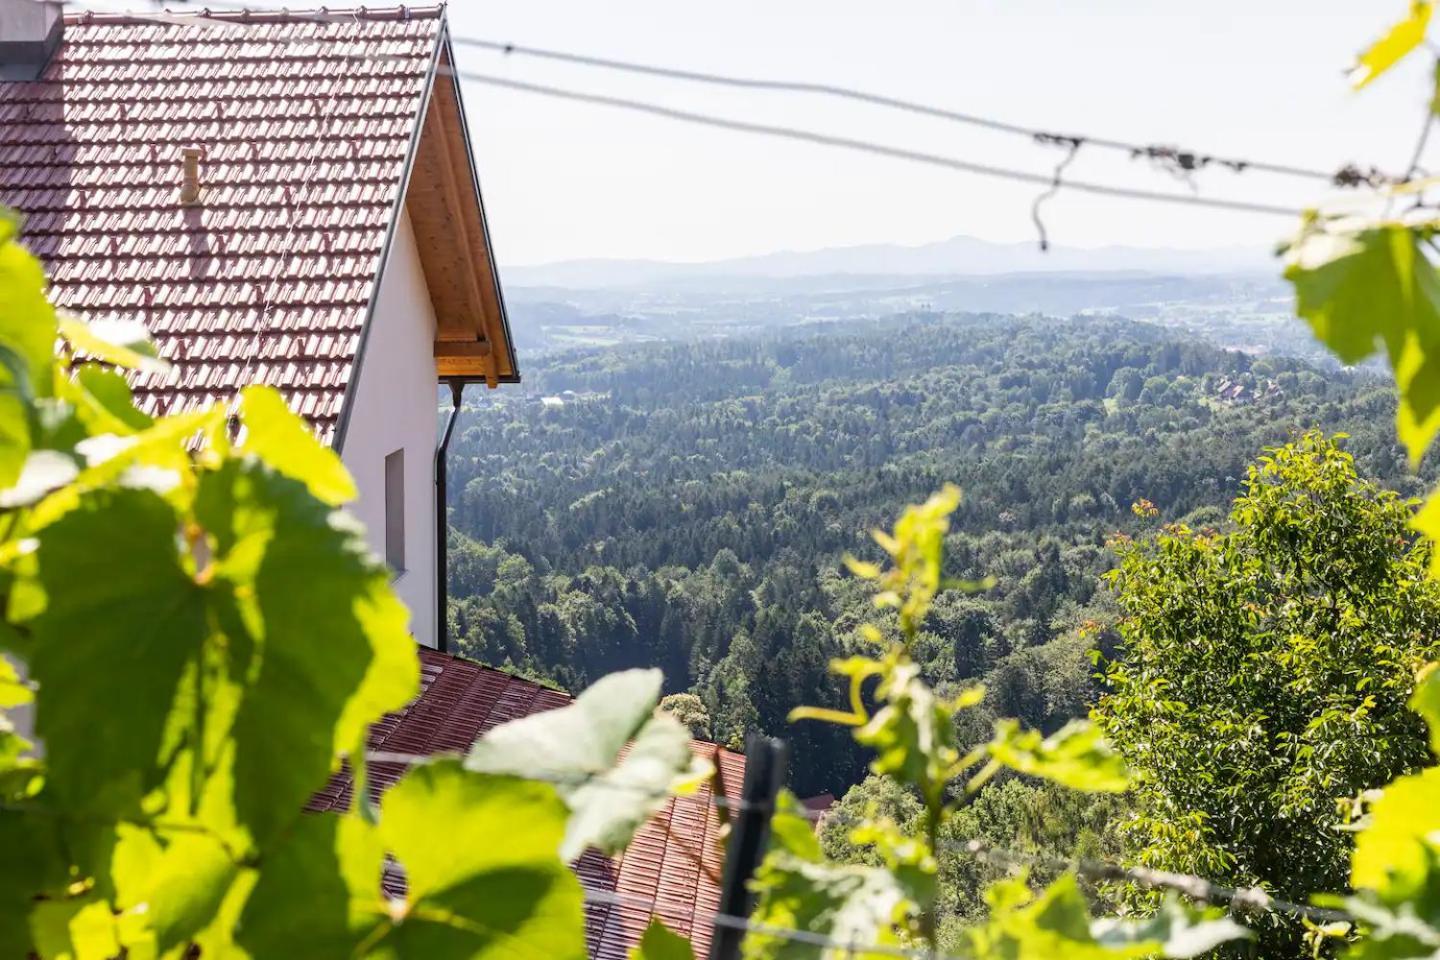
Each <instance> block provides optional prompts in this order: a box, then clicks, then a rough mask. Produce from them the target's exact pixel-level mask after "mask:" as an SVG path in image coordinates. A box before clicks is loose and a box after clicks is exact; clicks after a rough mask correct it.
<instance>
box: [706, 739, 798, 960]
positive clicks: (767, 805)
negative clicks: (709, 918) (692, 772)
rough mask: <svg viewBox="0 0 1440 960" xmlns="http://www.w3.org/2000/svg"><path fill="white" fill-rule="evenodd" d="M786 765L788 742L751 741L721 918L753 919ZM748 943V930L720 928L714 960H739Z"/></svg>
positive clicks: (723, 883) (727, 860)
mask: <svg viewBox="0 0 1440 960" xmlns="http://www.w3.org/2000/svg"><path fill="white" fill-rule="evenodd" d="M786 759H787V758H786V747H785V741H784V740H777V739H775V738H774V737H762V736H759V735H757V734H753V733H752V734H751V735H750V736H749V737H748V738H747V739H746V741H745V783H744V786H743V787H741V789H740V807H739V809H738V810H736V811H734V813H735V816H734V817H733V818H732V819H731V821H730V841H729V844H728V849H727V851H726V854H725V873H724V875H723V877H722V879H721V886H720V910H719V913H718V914H717V916H725V917H748V916H750V910H751V907H752V897H751V896H750V890H749V889H748V888H749V884H750V878H751V877H752V876H753V875H754V874H755V868H756V867H758V866H759V865H760V860H761V858H763V857H764V856H765V846H766V844H767V843H768V842H769V839H770V815H771V814H772V813H774V811H775V801H776V799H777V798H778V797H779V795H780V788H781V787H783V786H784V785H785V773H786ZM744 939H745V931H744V930H739V929H736V928H735V927H732V926H722V925H721V924H720V923H716V924H715V936H714V939H713V940H711V942H710V960H739V957H740V942H741V941H742V940H744Z"/></svg>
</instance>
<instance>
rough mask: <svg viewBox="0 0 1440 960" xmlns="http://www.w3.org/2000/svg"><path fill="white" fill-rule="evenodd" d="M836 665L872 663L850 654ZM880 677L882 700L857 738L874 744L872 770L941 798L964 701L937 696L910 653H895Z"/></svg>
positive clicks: (955, 755) (855, 670)
mask: <svg viewBox="0 0 1440 960" xmlns="http://www.w3.org/2000/svg"><path fill="white" fill-rule="evenodd" d="M870 663H872V664H873V661H872V662H870ZM831 669H832V670H836V671H837V672H842V673H849V674H851V675H852V676H858V675H860V674H862V673H865V672H866V671H867V670H868V669H869V667H868V666H867V661H864V660H863V659H862V658H851V659H850V660H848V661H837V662H833V663H832V664H831ZM880 678H881V679H880V683H879V685H878V686H877V687H876V688H875V697H876V699H877V700H878V701H880V703H882V704H883V706H881V708H880V709H879V710H877V711H876V712H875V715H874V716H872V717H871V718H870V719H869V721H868V722H866V723H865V725H864V726H862V727H860V728H859V729H858V730H856V731H855V740H856V742H857V743H861V744H863V745H865V746H867V747H871V748H872V749H874V750H875V753H876V756H875V759H874V760H873V761H871V763H870V769H871V770H873V771H875V772H876V773H880V774H889V775H891V776H894V777H896V778H898V779H899V780H900V781H901V782H903V783H906V784H909V785H911V786H913V787H915V788H917V789H918V790H919V791H920V792H921V795H922V796H923V797H925V798H926V799H927V801H928V802H936V803H938V802H939V798H940V796H941V794H942V793H943V791H944V788H945V784H946V782H947V781H948V780H949V777H950V771H951V768H952V767H953V766H954V765H955V763H956V761H957V760H958V759H959V750H958V748H957V747H956V742H955V721H954V716H955V713H956V711H957V710H958V709H960V707H959V706H958V705H957V704H956V703H948V702H946V701H944V700H942V699H941V698H939V697H937V696H936V695H935V692H934V691H933V690H931V689H930V687H929V686H928V685H927V684H926V683H925V681H924V679H923V678H922V677H921V675H920V667H919V665H918V664H916V663H914V662H913V661H911V660H910V659H909V658H908V657H904V656H901V655H899V654H896V653H892V654H890V655H889V656H888V657H887V658H886V660H885V661H884V667H883V670H882V671H881V673H880Z"/></svg>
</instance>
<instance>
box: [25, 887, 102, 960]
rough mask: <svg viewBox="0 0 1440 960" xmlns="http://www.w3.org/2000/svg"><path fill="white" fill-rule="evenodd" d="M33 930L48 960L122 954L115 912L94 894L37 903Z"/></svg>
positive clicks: (85, 959) (99, 959)
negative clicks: (92, 895)
mask: <svg viewBox="0 0 1440 960" xmlns="http://www.w3.org/2000/svg"><path fill="white" fill-rule="evenodd" d="M30 933H31V936H32V937H33V938H34V941H35V952H36V953H38V954H39V955H40V956H42V957H45V958H46V960H109V958H111V957H114V956H117V955H119V953H120V940H119V936H118V932H117V930H116V925H115V914H114V913H113V912H111V910H110V906H109V904H107V903H106V902H105V901H103V900H99V899H96V898H94V897H76V898H73V899H60V900H44V901H41V902H40V903H37V904H36V905H35V907H34V909H33V910H31V912H30Z"/></svg>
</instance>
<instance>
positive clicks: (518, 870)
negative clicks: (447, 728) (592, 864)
mask: <svg viewBox="0 0 1440 960" xmlns="http://www.w3.org/2000/svg"><path fill="white" fill-rule="evenodd" d="M517 811H524V815H523V816H516V815H515V814H516V812H517ZM565 820H566V811H565V805H564V804H563V803H562V802H561V801H560V798H559V797H558V796H557V795H556V793H555V790H554V788H552V787H551V786H550V785H548V784H543V783H535V782H533V781H525V780H518V779H515V778H511V777H496V776H489V775H486V774H477V773H468V772H466V771H465V770H463V769H462V768H461V766H460V764H459V763H458V762H455V761H444V762H441V763H436V764H430V765H427V766H422V767H416V768H415V769H413V770H411V771H410V772H409V773H408V774H406V776H405V777H404V779H402V780H401V781H400V782H399V783H397V784H396V785H395V786H394V787H392V788H391V789H390V791H389V792H388V793H386V794H385V798H384V800H383V801H382V804H381V812H380V828H379V831H380V836H381V838H382V839H383V840H384V843H385V848H386V849H387V850H389V851H391V852H392V853H394V855H395V857H396V859H398V860H399V861H400V864H401V866H403V867H404V868H405V876H406V883H407V890H406V895H405V903H404V906H403V907H402V908H401V909H400V910H398V911H397V914H398V916H397V919H396V920H395V921H393V925H392V927H391V929H390V930H389V931H387V932H386V933H385V934H384V936H383V938H382V939H380V940H379V941H377V946H378V947H384V948H385V952H387V953H393V954H395V955H398V956H413V957H426V956H465V957H474V958H477V960H490V958H494V960H502V958H505V960H508V958H516V960H519V958H525V960H530V958H535V957H546V958H553V960H584V958H585V956H586V951H585V916H584V910H583V897H582V893H581V889H580V881H579V880H577V879H576V878H575V875H574V874H573V873H571V872H570V870H569V869H568V868H567V867H566V865H565V863H564V862H563V861H562V860H561V859H560V857H559V854H558V851H559V847H560V841H561V838H562V836H563V835H564V831H565Z"/></svg>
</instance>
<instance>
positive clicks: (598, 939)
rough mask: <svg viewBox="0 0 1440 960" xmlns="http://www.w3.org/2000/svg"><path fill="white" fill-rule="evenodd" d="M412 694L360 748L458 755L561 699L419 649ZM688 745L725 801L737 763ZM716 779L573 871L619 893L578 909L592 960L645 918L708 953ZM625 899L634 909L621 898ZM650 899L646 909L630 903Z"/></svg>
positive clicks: (332, 796) (345, 781)
mask: <svg viewBox="0 0 1440 960" xmlns="http://www.w3.org/2000/svg"><path fill="white" fill-rule="evenodd" d="M420 668H421V679H420V695H419V696H418V697H417V698H416V699H415V701H414V702H413V703H411V704H410V706H408V707H406V708H405V709H404V710H402V711H400V712H399V713H396V714H391V715H390V716H387V717H386V718H385V719H383V720H381V721H380V722H379V723H377V724H375V726H374V727H372V728H371V731H370V742H369V747H370V749H371V750H374V751H383V752H387V753H413V754H424V755H429V754H434V753H445V752H463V751H465V750H467V749H469V747H470V744H472V743H474V742H475V740H477V739H478V738H479V737H480V736H481V734H483V733H485V731H487V730H489V729H490V728H491V727H494V726H496V725H498V724H501V723H504V722H505V721H506V720H514V719H516V718H518V717H525V716H529V715H530V714H533V713H541V712H543V711H545V710H553V709H555V708H556V707H563V706H565V705H566V704H568V703H569V702H570V697H569V696H568V695H566V694H564V693H561V692H559V691H557V690H551V689H549V688H548V687H544V686H542V685H540V684H538V683H534V682H532V681H530V680H522V679H520V678H519V677H515V676H511V675H510V674H508V673H505V672H503V671H500V670H495V669H493V668H491V667H485V666H481V665H480V664H478V663H475V662H473V661H470V660H463V659H461V658H459V657H452V656H448V655H446V654H442V653H437V652H435V651H434V650H429V649H426V648H423V647H422V648H420ZM690 746H691V749H692V750H694V751H695V753H696V754H698V755H700V756H702V757H704V758H705V759H707V760H709V761H711V762H712V763H713V764H714V765H715V766H716V768H717V769H718V771H719V777H718V778H717V779H718V783H719V784H723V789H724V791H725V796H726V797H727V798H728V799H729V800H730V801H731V802H732V803H733V802H738V800H739V790H740V784H741V782H742V781H743V780H744V778H745V757H744V756H743V755H742V754H738V753H735V752H733V751H730V750H726V749H725V748H723V747H719V746H716V745H715V744H713V743H707V742H705V741H703V740H692V741H691V744H690ZM404 772H405V771H404V767H403V766H402V765H401V764H398V763H372V764H371V765H370V767H369V775H370V777H371V778H372V783H373V785H374V790H375V793H376V797H377V798H378V795H379V793H380V792H381V791H383V790H385V789H387V788H388V787H389V786H390V785H391V784H393V783H394V782H395V781H396V780H398V779H399V778H400V776H401V774H403V773H404ZM715 787H716V783H715V782H712V783H710V784H707V785H706V786H705V787H704V788H703V789H702V790H701V791H700V792H699V793H697V794H696V795H694V796H692V797H681V798H672V799H670V800H667V801H666V803H665V806H664V807H662V808H661V809H660V811H659V812H658V813H656V814H655V816H654V817H652V818H651V819H650V821H649V822H648V823H646V824H645V826H644V827H642V828H641V830H640V832H639V833H638V834H637V835H636V837H635V839H634V840H633V841H631V843H630V846H629V847H628V848H627V849H626V851H625V852H624V853H623V854H622V855H620V856H618V857H606V856H604V855H602V854H600V853H599V852H597V851H595V850H590V851H587V852H586V853H585V855H584V856H582V857H581V858H580V859H579V860H577V861H576V862H575V863H574V864H573V865H572V866H573V869H574V870H575V873H576V874H577V875H578V876H579V877H580V882H581V883H582V884H583V885H584V886H585V888H586V889H587V890H591V891H602V892H605V893H611V894H618V895H619V897H620V898H622V899H624V900H626V901H627V902H626V903H625V904H623V905H610V904H597V903H591V904H588V905H587V907H586V918H587V921H588V922H587V924H586V936H587V939H588V941H589V948H590V956H591V957H593V958H595V960H625V958H626V957H627V956H628V953H629V950H630V948H631V947H632V946H634V945H635V944H636V943H637V942H638V941H639V939H640V935H641V934H642V933H643V932H644V930H645V927H646V925H647V924H648V923H649V922H650V918H651V917H652V916H658V917H660V918H661V919H662V920H664V921H665V923H666V925H667V926H669V927H670V928H671V929H672V930H674V931H675V932H677V933H680V934H682V935H685V936H689V937H690V939H691V941H692V942H693V943H694V945H695V953H696V956H701V957H703V956H705V955H706V954H707V953H708V952H709V949H710V937H711V932H712V930H711V925H710V918H711V917H713V916H714V915H715V911H716V910H717V909H718V908H719V905H720V874H721V869H722V865H723V854H722V853H721V851H720V848H719V844H718V843H717V832H718V830H719V828H720V821H719V817H718V815H717V812H716V808H715V806H714V805H713V804H712V803H711V799H712V798H713V796H714V790H715ZM353 788H354V784H353V781H352V780H351V779H350V777H349V775H348V774H340V775H337V776H335V777H332V778H331V780H330V783H329V784H327V785H326V787H325V789H324V790H322V791H321V792H320V793H318V794H316V795H315V797H314V798H313V799H312V800H311V802H310V809H311V810H316V811H321V810H344V809H347V808H348V807H349V806H350V801H351V798H352V795H353ZM385 887H386V889H387V890H388V891H389V892H390V893H392V894H396V895H398V894H400V893H401V892H403V890H404V879H403V877H402V876H401V875H400V873H399V872H398V871H393V872H389V873H387V875H386V877H385ZM630 900H634V901H636V902H637V904H636V905H631V904H630V903H629V902H628V901H630ZM652 902H653V903H655V904H657V907H656V909H654V910H653V911H652V910H651V909H649V908H648V907H645V906H640V905H638V904H642V903H652Z"/></svg>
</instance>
